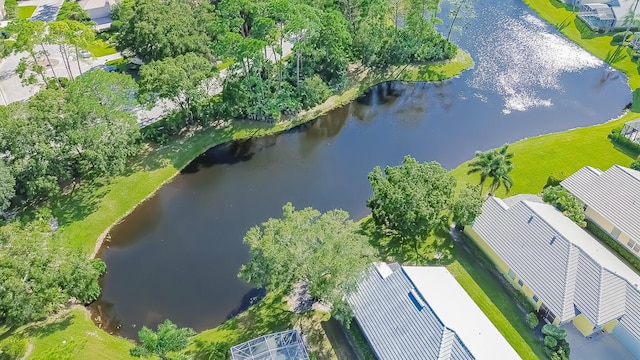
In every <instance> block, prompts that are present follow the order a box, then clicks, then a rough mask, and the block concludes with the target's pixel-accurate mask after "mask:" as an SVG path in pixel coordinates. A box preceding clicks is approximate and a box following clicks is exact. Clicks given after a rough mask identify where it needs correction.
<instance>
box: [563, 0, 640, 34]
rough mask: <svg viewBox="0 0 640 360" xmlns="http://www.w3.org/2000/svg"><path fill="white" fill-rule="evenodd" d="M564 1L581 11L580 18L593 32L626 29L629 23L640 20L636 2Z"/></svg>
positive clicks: (621, 0)
mask: <svg viewBox="0 0 640 360" xmlns="http://www.w3.org/2000/svg"><path fill="white" fill-rule="evenodd" d="M562 1H563V2H564V3H566V4H569V5H573V6H575V7H577V8H578V9H579V13H578V17H580V18H581V19H582V20H583V21H584V22H585V23H586V24H587V25H589V26H590V27H591V28H592V29H593V30H602V31H605V32H608V31H613V30H616V29H618V30H620V29H625V28H626V27H627V24H628V22H629V21H631V20H633V19H637V18H638V17H637V16H638V12H637V11H635V10H636V9H635V1H634V0H562ZM638 9H640V7H639V8H638Z"/></svg>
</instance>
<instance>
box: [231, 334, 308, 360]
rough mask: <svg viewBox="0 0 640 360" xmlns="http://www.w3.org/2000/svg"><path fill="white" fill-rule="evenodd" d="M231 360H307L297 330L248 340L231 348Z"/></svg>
mask: <svg viewBox="0 0 640 360" xmlns="http://www.w3.org/2000/svg"><path fill="white" fill-rule="evenodd" d="M231 359H233V360H309V355H308V354H307V350H306V349H305V347H304V341H303V340H302V336H301V335H300V332H299V331H298V330H287V331H282V332H279V333H273V334H269V335H265V336H261V337H259V338H256V339H253V340H249V341H247V342H245V343H242V344H238V345H236V346H234V347H232V348H231Z"/></svg>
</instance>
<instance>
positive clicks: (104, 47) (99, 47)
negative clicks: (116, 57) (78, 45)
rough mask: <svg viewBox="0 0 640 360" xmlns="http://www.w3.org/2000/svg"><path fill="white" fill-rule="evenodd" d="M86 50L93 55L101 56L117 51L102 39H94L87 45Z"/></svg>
mask: <svg viewBox="0 0 640 360" xmlns="http://www.w3.org/2000/svg"><path fill="white" fill-rule="evenodd" d="M87 50H88V51H89V52H90V53H91V55H93V56H94V57H101V56H105V55H111V54H115V53H116V52H117V50H116V48H114V47H113V45H111V44H109V43H107V42H105V41H104V40H96V41H94V42H93V43H92V44H91V45H89V46H88V48H87Z"/></svg>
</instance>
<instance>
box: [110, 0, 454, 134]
mask: <svg viewBox="0 0 640 360" xmlns="http://www.w3.org/2000/svg"><path fill="white" fill-rule="evenodd" d="M439 2H440V0H402V1H400V0H397V1H394V2H390V1H388V0H340V1H334V0H317V1H311V0H257V1H250V0H241V1H238V0H215V1H211V2H197V1H194V0H168V1H165V0H141V1H135V2H133V1H124V2H122V3H121V4H120V5H119V6H118V7H117V8H116V9H115V11H114V17H116V18H117V19H118V20H117V21H118V22H119V24H121V25H119V26H121V28H120V31H119V33H118V35H117V37H116V39H117V45H118V48H119V50H122V51H124V52H129V53H130V54H132V55H133V56H136V57H138V58H140V59H141V60H142V61H143V62H145V65H143V66H142V69H141V79H142V81H143V82H145V83H147V84H149V86H145V87H144V89H145V90H146V91H148V92H149V93H150V94H152V95H153V96H151V97H150V98H157V97H160V98H167V99H171V100H173V101H175V100H176V98H179V99H178V105H179V108H180V110H181V111H182V112H183V113H184V115H186V118H187V120H192V119H193V117H194V114H201V113H204V114H210V113H209V112H206V111H204V112H203V111H202V109H201V108H202V107H206V106H208V105H210V104H211V102H210V101H207V99H206V96H201V95H202V94H203V90H202V89H201V88H202V87H204V86H203V84H207V82H206V81H204V80H203V79H202V77H201V76H189V72H188V71H184V69H186V68H188V67H187V66H185V64H187V63H189V64H194V65H196V64H197V66H196V68H197V69H198V70H197V72H198V74H200V75H205V74H206V75H209V76H210V77H211V78H213V80H214V82H215V80H216V76H215V75H214V74H213V73H215V71H212V72H213V73H209V74H207V73H208V72H210V69H209V68H207V66H206V65H205V64H206V62H209V63H210V64H211V66H213V65H214V64H216V63H220V62H224V61H226V60H227V59H234V60H235V61H234V62H233V63H232V65H231V66H230V68H229V69H228V71H226V74H225V77H224V79H218V80H219V82H220V83H221V84H218V85H219V86H222V101H221V102H216V104H219V105H221V106H220V109H217V111H219V112H221V113H223V114H224V115H225V116H226V117H231V118H245V119H256V120H263V121H276V120H278V119H279V118H280V116H281V115H282V114H293V113H296V112H298V111H300V110H302V109H305V108H309V107H312V106H314V105H316V104H318V103H321V102H323V101H324V100H326V99H327V98H328V97H329V96H330V95H331V94H332V93H334V92H337V91H340V90H341V89H342V88H344V86H345V85H346V82H347V79H348V77H347V75H348V70H349V65H350V64H353V63H355V64H363V65H365V66H369V67H384V66H388V65H395V64H407V63H421V62H427V61H432V60H440V59H447V58H451V57H452V56H453V55H455V52H456V47H455V45H453V44H451V43H449V42H448V41H447V40H446V39H444V38H443V36H442V35H441V34H439V33H438V32H437V31H436V28H435V25H436V24H437V23H438V22H439V21H440V20H439V19H438V17H437V16H436V15H437V13H438V11H439ZM185 24H189V26H185ZM291 43H292V44H293V49H292V54H291V56H290V57H288V58H287V59H284V56H283V55H284V53H283V48H284V47H286V46H289V45H288V44H291ZM176 59H179V60H176ZM145 68H147V69H146V70H145ZM163 73H167V74H168V73H171V74H172V75H173V76H171V77H169V76H162V74H163ZM169 78H172V79H173V80H174V82H173V83H171V82H169V81H167V80H168V79H169ZM167 90H168V91H167ZM194 90H195V91H196V94H195V95H196V96H192V95H194V94H193V92H194ZM185 100H188V101H189V102H188V103H186V102H185ZM196 117H197V116H196ZM186 122H187V123H188V121H186ZM159 126H163V125H159ZM163 127H164V126H163Z"/></svg>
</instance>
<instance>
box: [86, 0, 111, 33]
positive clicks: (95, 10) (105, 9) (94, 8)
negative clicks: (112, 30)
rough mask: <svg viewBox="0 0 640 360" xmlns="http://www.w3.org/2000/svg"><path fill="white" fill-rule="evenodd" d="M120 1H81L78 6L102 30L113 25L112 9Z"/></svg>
mask: <svg viewBox="0 0 640 360" xmlns="http://www.w3.org/2000/svg"><path fill="white" fill-rule="evenodd" d="M118 1H119V0H80V1H79V2H78V4H79V5H80V7H81V8H82V9H83V10H86V11H87V13H89V17H90V18H91V20H92V21H94V22H95V23H96V24H97V26H96V27H97V29H98V30H102V29H105V28H108V27H109V26H110V25H111V17H110V16H111V9H112V7H113V6H114V5H115V4H116V3H117V2H118Z"/></svg>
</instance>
